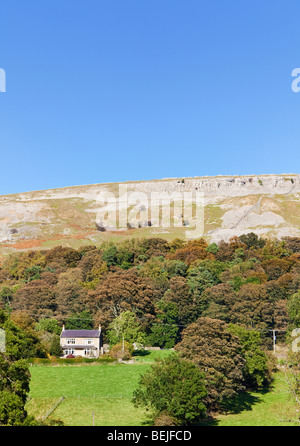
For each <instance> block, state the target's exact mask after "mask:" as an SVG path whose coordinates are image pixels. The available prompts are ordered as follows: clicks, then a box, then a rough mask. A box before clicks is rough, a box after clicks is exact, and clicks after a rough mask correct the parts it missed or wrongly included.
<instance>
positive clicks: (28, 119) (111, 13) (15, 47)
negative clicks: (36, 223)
mask: <svg viewBox="0 0 300 446" xmlns="http://www.w3.org/2000/svg"><path fill="white" fill-rule="evenodd" d="M299 16H300V3H299V0H285V1H283V0H281V1H278V0H263V1H261V0H259V1H258V0H243V1H241V0H210V1H208V0H207V1H202V0H185V1H184V0H151V1H150V0H110V1H103V0H87V1H85V2H83V1H78V0H59V1H58V0H51V1H50V0H43V1H41V0H26V1H23V0H5V1H3V2H1V10H0V42H1V45H0V68H3V69H4V70H5V72H6V92H5V93H0V149H1V161H2V163H1V165H2V169H1V176H0V194H8V193H15V192H22V191H29V190H40V189H48V188H56V187H64V186H72V185H79V184H92V183H103V182H115V181H131V180H148V179H155V178H166V177H188V176H202V175H209V176H214V175H244V174H271V173H278V174H279V173H299V145H300V125H299V124H300V93H298V94H297V93H294V92H293V91H292V89H291V83H292V80H293V78H292V76H291V73H292V70H293V69H294V68H296V67H300V51H299V42H300V28H299Z"/></svg>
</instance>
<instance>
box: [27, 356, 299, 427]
mask: <svg viewBox="0 0 300 446" xmlns="http://www.w3.org/2000/svg"><path fill="white" fill-rule="evenodd" d="M167 354H169V352H167V351H161V352H157V351H153V352H151V354H149V355H145V356H140V357H138V358H136V359H137V361H136V362H135V363H130V364H100V365H99V364H97V365H55V366H46V365H34V366H31V367H30V372H31V386H30V399H29V401H28V402H27V406H26V407H27V410H28V412H29V414H31V415H34V416H36V417H37V418H40V419H41V418H42V417H43V416H44V415H45V414H46V413H47V411H49V410H50V409H51V408H53V407H54V405H55V404H56V403H57V402H58V401H59V400H60V399H61V397H62V396H64V399H63V400H62V401H61V402H60V404H59V405H58V406H57V407H56V409H55V410H54V411H53V412H52V414H51V415H50V418H53V419H60V420H62V421H63V422H64V424H65V425H66V426H92V425H95V426H142V425H147V424H149V418H148V415H147V413H146V412H145V411H144V410H143V409H142V408H135V407H134V406H133V404H132V402H131V398H132V394H133V392H134V390H135V389H136V388H137V386H138V381H139V378H140V376H141V375H142V374H144V373H145V372H146V371H147V370H149V368H150V366H151V362H153V360H154V359H155V358H156V357H158V356H165V355H167ZM296 414H297V412H296V408H295V407H294V405H293V403H292V402H291V400H290V399H289V397H288V393H287V388H286V386H285V384H284V381H283V375H282V374H281V373H280V372H277V373H276V374H275V377H274V382H273V384H272V386H271V388H270V389H269V390H268V391H266V390H265V391H261V392H247V393H242V394H240V395H239V396H238V397H237V398H236V399H235V400H233V401H232V402H231V404H230V405H228V406H227V407H226V413H225V414H222V415H218V414H216V415H215V417H214V418H213V419H207V420H204V421H203V422H202V423H201V425H202V426H206V425H207V426H208V425H210V426H295V425H297V423H294V422H291V421H289V420H294V418H295V415H296ZM147 420H148V421H147Z"/></svg>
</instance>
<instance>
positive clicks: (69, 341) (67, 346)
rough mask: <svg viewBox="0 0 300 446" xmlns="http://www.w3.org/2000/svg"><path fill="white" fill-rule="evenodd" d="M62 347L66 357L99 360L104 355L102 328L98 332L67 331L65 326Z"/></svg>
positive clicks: (62, 334)
mask: <svg viewBox="0 0 300 446" xmlns="http://www.w3.org/2000/svg"><path fill="white" fill-rule="evenodd" d="M60 345H61V348H62V349H63V352H64V356H68V355H74V356H85V357H89V358H98V357H99V356H100V355H102V354H103V338H102V333H101V326H100V325H99V329H98V330H65V326H64V325H63V328H62V332H61V335H60Z"/></svg>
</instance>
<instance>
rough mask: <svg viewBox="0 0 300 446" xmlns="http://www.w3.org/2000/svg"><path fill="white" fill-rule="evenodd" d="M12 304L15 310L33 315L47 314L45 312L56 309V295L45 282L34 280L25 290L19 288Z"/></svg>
mask: <svg viewBox="0 0 300 446" xmlns="http://www.w3.org/2000/svg"><path fill="white" fill-rule="evenodd" d="M14 296H15V297H14V300H13V303H12V307H13V309H14V310H25V311H28V312H29V313H31V314H36V317H38V315H39V314H43V313H45V310H51V311H52V312H54V311H55V309H56V299H55V293H54V291H53V289H52V287H51V286H50V285H48V283H46V282H45V281H44V280H39V279H38V280H33V281H32V282H29V283H27V284H26V285H25V286H24V287H23V288H19V289H18V290H17V291H16V293H15V295H14Z"/></svg>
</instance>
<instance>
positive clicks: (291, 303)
mask: <svg viewBox="0 0 300 446" xmlns="http://www.w3.org/2000/svg"><path fill="white" fill-rule="evenodd" d="M287 310H288V315H289V317H290V321H291V326H292V328H299V327H300V291H298V293H295V294H293V295H292V296H291V297H290V298H289V299H288V303H287Z"/></svg>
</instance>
